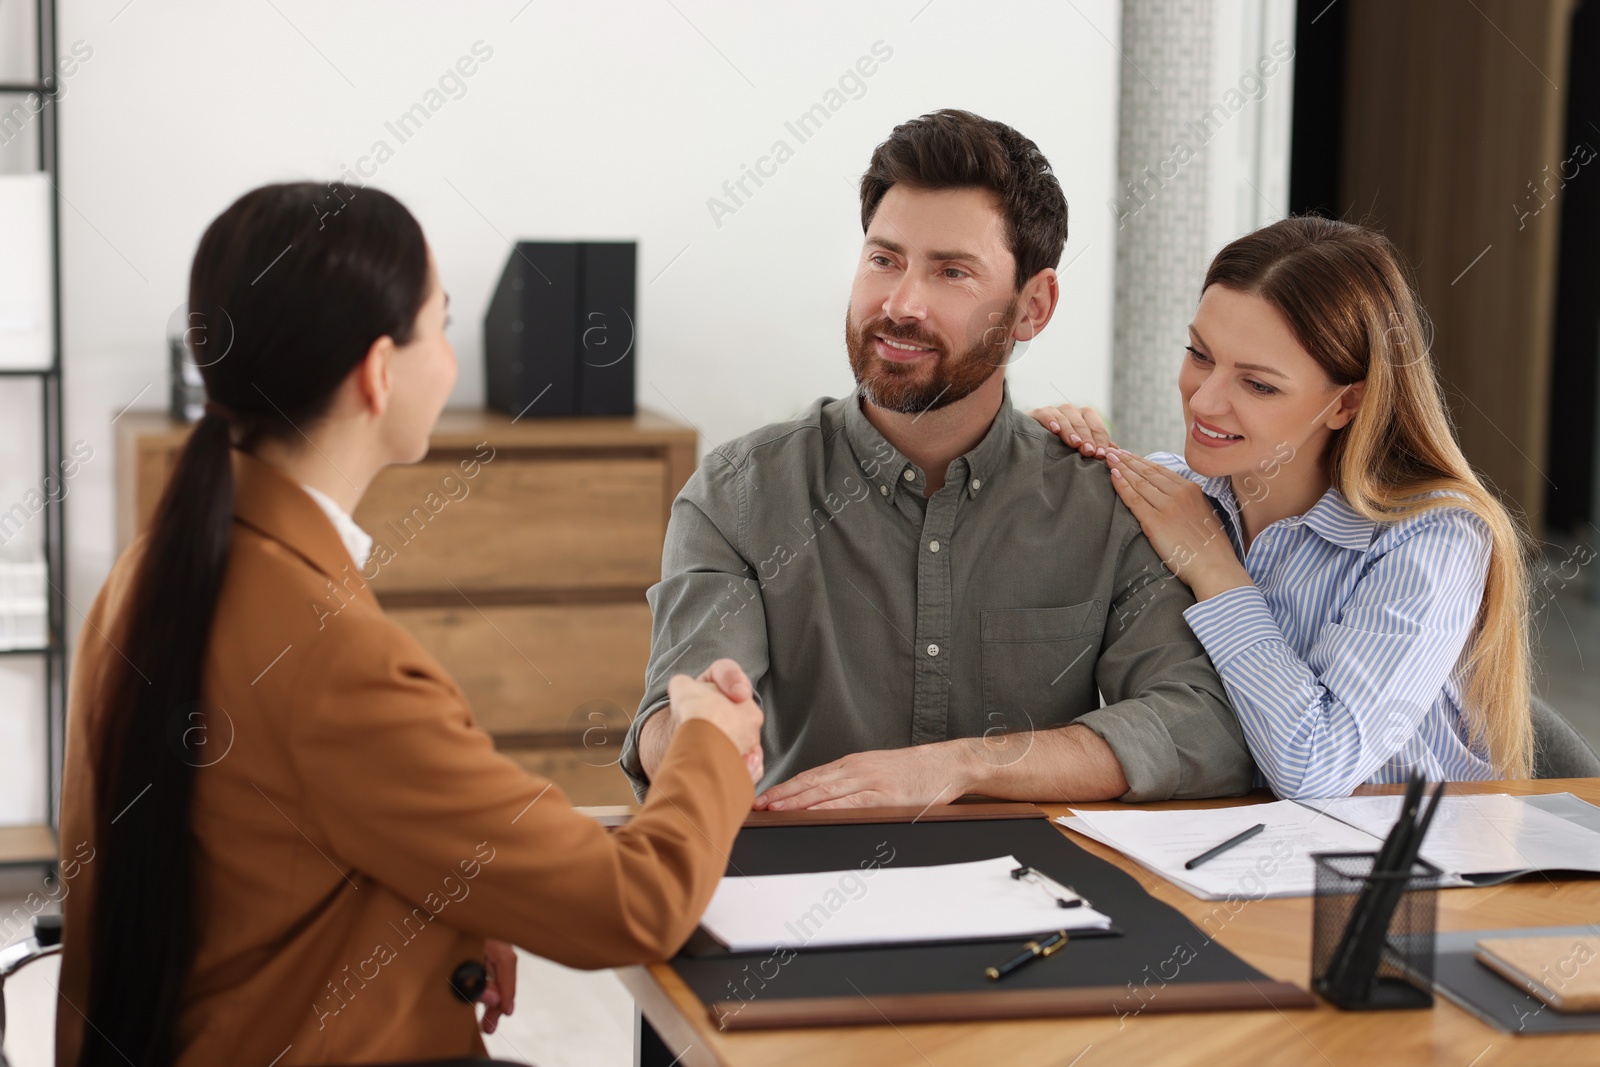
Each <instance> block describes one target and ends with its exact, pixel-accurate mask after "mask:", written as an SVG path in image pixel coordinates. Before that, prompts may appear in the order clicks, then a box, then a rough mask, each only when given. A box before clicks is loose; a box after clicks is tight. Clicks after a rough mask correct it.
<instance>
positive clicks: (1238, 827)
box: [1057, 800, 1376, 900]
mask: <svg viewBox="0 0 1600 1067" xmlns="http://www.w3.org/2000/svg"><path fill="white" fill-rule="evenodd" d="M1072 814H1073V818H1070V819H1069V818H1061V819H1058V820H1057V821H1058V822H1060V823H1061V824H1062V825H1063V826H1066V827H1067V828H1068V829H1070V830H1076V831H1077V832H1078V833H1081V834H1083V835H1084V836H1085V837H1089V838H1092V839H1094V840H1096V841H1099V842H1100V843H1101V844H1104V845H1110V846H1111V847H1112V848H1114V849H1116V850H1117V851H1118V852H1121V853H1122V854H1123V855H1125V856H1127V857H1128V858H1129V859H1131V860H1133V861H1134V862H1136V863H1138V864H1139V866H1141V867H1143V868H1145V869H1146V870H1148V871H1151V872H1152V873H1154V874H1159V875H1160V876H1161V877H1163V878H1165V879H1167V880H1168V881H1169V882H1173V883H1176V884H1177V885H1179V886H1181V887H1182V888H1183V889H1186V890H1188V891H1189V892H1190V893H1193V894H1194V895H1195V896H1197V897H1200V898H1201V899H1203V900H1228V899H1232V898H1235V897H1239V898H1246V899H1251V900H1261V899H1263V898H1266V897H1308V896H1310V895H1311V890H1312V885H1313V881H1314V877H1315V874H1314V866H1313V864H1312V862H1311V854H1312V853H1313V852H1363V851H1370V850H1371V849H1373V848H1375V847H1376V845H1375V842H1374V840H1373V838H1372V836H1371V835H1369V834H1366V833H1364V832H1362V831H1361V830H1357V829H1355V828H1353V827H1350V826H1346V825H1345V824H1344V823H1342V822H1340V821H1338V820H1337V819H1334V818H1332V817H1331V816H1327V815H1323V814H1321V813H1320V812H1316V811H1312V810H1311V809H1310V808H1306V807H1302V806H1301V805H1299V804H1296V803H1295V802H1294V801H1292V800H1280V801H1277V802H1276V803H1272V804H1248V805H1244V806H1242V807H1231V808H1204V809H1197V810H1194V811H1141V810H1138V809H1129V810H1127V811H1079V810H1078V809H1076V808H1074V809H1072ZM1256 823H1265V824H1266V827H1267V828H1266V829H1265V830H1263V831H1262V832H1261V833H1259V834H1257V835H1256V836H1255V837H1252V838H1251V839H1250V840H1248V841H1245V842H1243V843H1241V844H1238V845H1235V846H1234V847H1233V848H1230V849H1229V850H1228V851H1226V852H1224V853H1223V854H1222V855H1220V856H1217V857H1216V858H1214V859H1210V860H1207V861H1206V862H1205V863H1202V864H1201V865H1200V866H1198V867H1195V868H1194V869H1192V870H1186V869H1185V868H1184V864H1185V863H1187V862H1188V861H1189V860H1192V859H1194V858H1195V857H1196V856H1198V855H1200V853H1202V852H1204V851H1206V850H1207V849H1209V848H1211V847H1213V846H1215V845H1220V844H1222V842H1224V841H1226V840H1228V839H1229V838H1230V837H1233V836H1234V835H1236V834H1239V833H1241V832H1243V831H1245V830H1248V829H1250V827H1252V826H1254V825H1256Z"/></svg>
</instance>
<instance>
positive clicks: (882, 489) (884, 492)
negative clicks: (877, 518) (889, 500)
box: [878, 485, 889, 496]
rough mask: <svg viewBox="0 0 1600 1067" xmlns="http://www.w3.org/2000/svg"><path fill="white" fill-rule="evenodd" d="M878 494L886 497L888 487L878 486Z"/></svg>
mask: <svg viewBox="0 0 1600 1067" xmlns="http://www.w3.org/2000/svg"><path fill="white" fill-rule="evenodd" d="M878 492H880V493H882V494H883V495H884V496H888V495H889V487H888V486H887V485H880V486H878Z"/></svg>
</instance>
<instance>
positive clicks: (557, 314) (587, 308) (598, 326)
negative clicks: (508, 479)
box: [483, 241, 638, 419]
mask: <svg viewBox="0 0 1600 1067" xmlns="http://www.w3.org/2000/svg"><path fill="white" fill-rule="evenodd" d="M637 258H638V257H637V246H636V245H635V244H634V243H633V242H631V241H593V242H573V241H565V242H551V241H518V242H517V244H516V246H515V247H514V248H513V249H512V252H511V255H510V257H509V258H508V259H507V260H506V266H505V270H504V271H502V272H501V275H500V282H499V284H498V285H497V286H496V287H495V292H494V296H493V297H492V298H491V300H490V301H489V309H488V311H487V312H486V313H485V314H484V322H483V334H484V338H483V342H484V343H483V349H484V385H485V394H486V401H487V403H488V405H489V406H490V407H491V408H494V409H496V410H498V411H503V412H505V413H506V414H508V415H510V416H511V417H512V418H514V419H521V418H551V417H560V416H571V415H631V414H633V405H634V367H635V362H636V358H637V352H636V344H635V341H636V337H635V322H636V321H637V319H636V312H635V297H636V285H635V272H636V264H637Z"/></svg>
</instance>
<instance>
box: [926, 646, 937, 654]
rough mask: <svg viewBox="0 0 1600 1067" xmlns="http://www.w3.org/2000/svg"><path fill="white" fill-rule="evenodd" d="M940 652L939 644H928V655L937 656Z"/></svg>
mask: <svg viewBox="0 0 1600 1067" xmlns="http://www.w3.org/2000/svg"><path fill="white" fill-rule="evenodd" d="M938 654H939V646H938V645H929V646H928V655H930V656H937V655H938Z"/></svg>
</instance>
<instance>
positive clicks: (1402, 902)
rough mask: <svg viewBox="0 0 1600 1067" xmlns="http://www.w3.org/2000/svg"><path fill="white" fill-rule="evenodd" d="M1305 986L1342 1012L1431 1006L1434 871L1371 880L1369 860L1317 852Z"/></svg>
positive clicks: (1425, 867) (1366, 855) (1418, 868)
mask: <svg viewBox="0 0 1600 1067" xmlns="http://www.w3.org/2000/svg"><path fill="white" fill-rule="evenodd" d="M1311 858H1312V861H1313V862H1314V863H1315V864H1316V896H1315V898H1314V899H1313V901H1312V910H1311V985H1312V988H1314V989H1315V990H1316V991H1317V992H1318V993H1319V994H1321V995H1322V996H1323V997H1324V998H1326V999H1327V1000H1329V1001H1331V1002H1332V1003H1333V1004H1335V1005H1337V1006H1338V1007H1340V1008H1343V1009H1345V1010H1346V1011H1385V1010H1392V1009H1403V1008H1429V1007H1432V1006H1433V940H1434V928H1435V925H1436V919H1437V913H1438V892H1439V869H1438V868H1437V867H1434V866H1433V865H1432V864H1430V863H1426V862H1424V861H1422V860H1418V861H1417V862H1416V864H1415V865H1413V866H1412V868H1411V872H1410V873H1409V874H1401V873H1398V872H1393V873H1383V872H1379V873H1374V872H1373V869H1372V868H1373V863H1374V861H1375V860H1376V859H1377V854H1376V853H1373V852H1318V853H1315V854H1314V855H1313V856H1312V857H1311Z"/></svg>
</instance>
